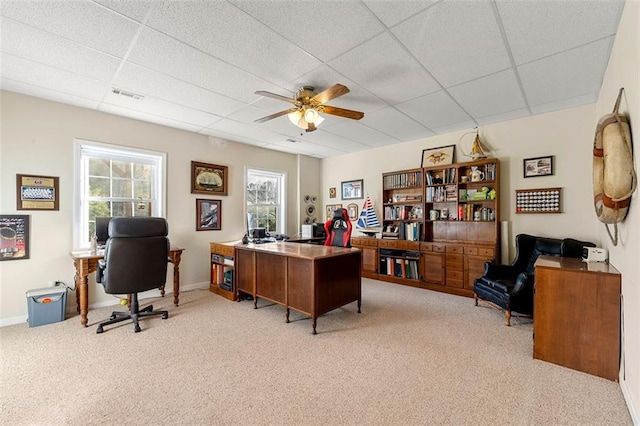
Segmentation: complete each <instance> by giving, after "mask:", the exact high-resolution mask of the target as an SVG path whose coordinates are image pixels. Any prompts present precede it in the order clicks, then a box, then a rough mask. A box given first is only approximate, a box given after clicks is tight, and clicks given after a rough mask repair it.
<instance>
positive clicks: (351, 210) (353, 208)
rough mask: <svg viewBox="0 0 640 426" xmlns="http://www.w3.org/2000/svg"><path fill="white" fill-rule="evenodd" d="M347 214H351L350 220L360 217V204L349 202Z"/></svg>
mask: <svg viewBox="0 0 640 426" xmlns="http://www.w3.org/2000/svg"><path fill="white" fill-rule="evenodd" d="M347 214H348V215H349V220H356V219H358V205H357V204H356V203H351V204H347Z"/></svg>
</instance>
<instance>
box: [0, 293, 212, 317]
mask: <svg viewBox="0 0 640 426" xmlns="http://www.w3.org/2000/svg"><path fill="white" fill-rule="evenodd" d="M169 287H171V288H169ZM202 289H209V283H208V282H204V283H196V284H187V285H181V286H180V293H182V292H185V291H191V290H202ZM166 290H167V291H166V292H165V297H166V295H167V294H173V287H172V286H167V289H166ZM139 297H140V299H148V298H150V297H160V290H151V291H145V292H144V293H141V294H140V296H139ZM69 300H71V302H70V301H69ZM117 304H118V299H117V298H115V297H114V298H113V300H105V301H102V302H97V303H92V304H91V305H89V309H95V308H103V307H105V306H112V305H117ZM75 312H76V310H75V296H73V297H72V298H71V299H70V298H69V296H67V313H75ZM28 318H29V317H28V315H20V316H17V317H11V318H2V319H0V327H6V326H9V325H15V324H21V323H23V322H24V323H26V322H27V320H28Z"/></svg>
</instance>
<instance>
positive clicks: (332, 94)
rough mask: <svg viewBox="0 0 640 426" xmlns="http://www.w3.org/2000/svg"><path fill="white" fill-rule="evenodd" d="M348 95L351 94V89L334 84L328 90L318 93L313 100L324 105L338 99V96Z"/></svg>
mask: <svg viewBox="0 0 640 426" xmlns="http://www.w3.org/2000/svg"><path fill="white" fill-rule="evenodd" d="M347 93H349V88H348V87H347V86H343V85H342V84H334V85H333V86H331V87H329V88H328V89H325V90H323V91H322V92H320V93H318V94H317V95H315V96H314V97H313V98H311V99H313V100H314V101H316V102H319V103H321V104H323V103H325V102H328V101H330V100H331V99H335V98H337V97H338V96H342V95H346V94H347Z"/></svg>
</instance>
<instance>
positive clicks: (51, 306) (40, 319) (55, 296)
mask: <svg viewBox="0 0 640 426" xmlns="http://www.w3.org/2000/svg"><path fill="white" fill-rule="evenodd" d="M66 309H67V288H66V287H64V286H57V287H47V288H39V289H36V290H29V291H27V311H28V315H29V319H28V321H29V327H37V326H39V325H45V324H51V323H54V322H60V321H64V314H65V310H66Z"/></svg>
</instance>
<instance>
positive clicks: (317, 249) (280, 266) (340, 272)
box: [235, 243, 362, 334]
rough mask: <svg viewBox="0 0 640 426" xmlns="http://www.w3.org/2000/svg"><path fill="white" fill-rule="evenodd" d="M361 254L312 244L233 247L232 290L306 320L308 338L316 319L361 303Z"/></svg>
mask: <svg viewBox="0 0 640 426" xmlns="http://www.w3.org/2000/svg"><path fill="white" fill-rule="evenodd" d="M361 256H362V252H361V251H360V250H358V249H352V248H343V247H327V246H318V245H313V244H287V243H284V244H283V243H268V244H248V245H245V246H243V245H237V246H235V272H236V275H235V280H236V286H235V288H236V292H237V293H238V294H237V296H238V297H239V295H240V293H245V294H249V295H251V296H253V300H254V302H253V307H254V309H257V308H258V298H262V299H266V300H270V301H272V302H275V303H278V304H281V305H283V306H284V307H285V308H286V321H287V322H289V310H290V309H293V310H295V311H297V312H300V313H301V314H304V315H308V316H310V317H311V325H312V327H313V334H316V323H317V319H318V317H319V316H320V315H322V314H324V313H326V312H329V311H332V310H334V309H337V308H339V307H341V306H344V305H346V304H348V303H351V302H354V301H357V302H358V312H360V307H361V305H362V286H361V279H360V267H361Z"/></svg>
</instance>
